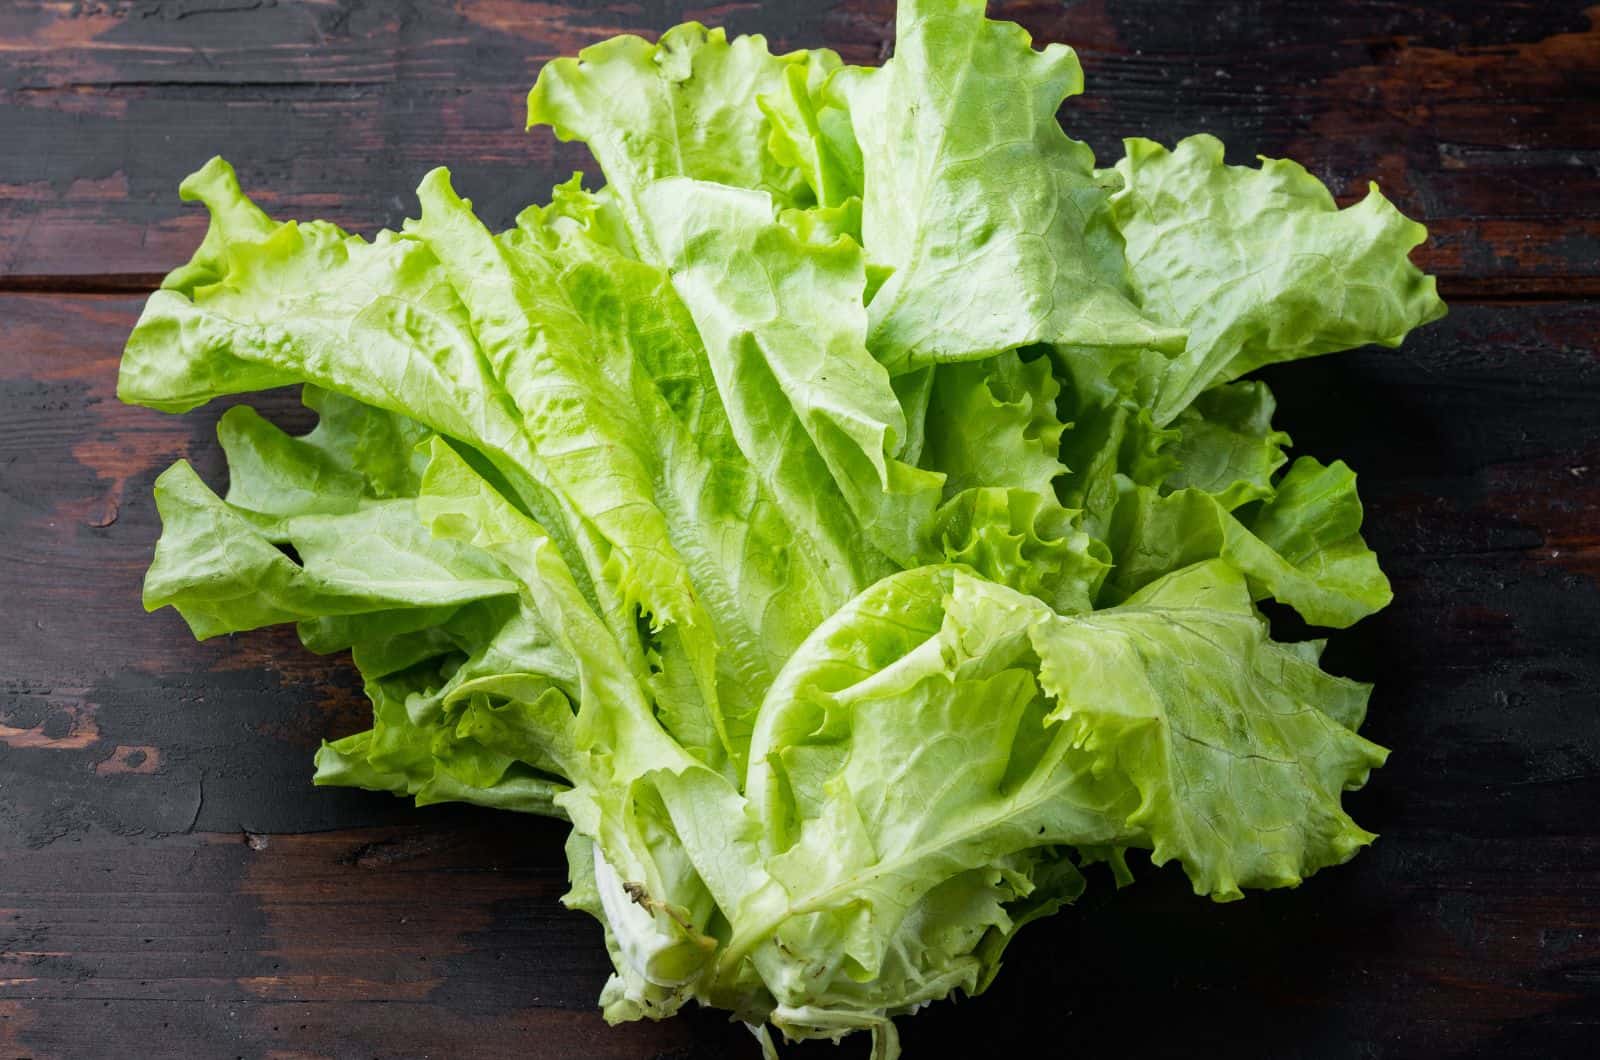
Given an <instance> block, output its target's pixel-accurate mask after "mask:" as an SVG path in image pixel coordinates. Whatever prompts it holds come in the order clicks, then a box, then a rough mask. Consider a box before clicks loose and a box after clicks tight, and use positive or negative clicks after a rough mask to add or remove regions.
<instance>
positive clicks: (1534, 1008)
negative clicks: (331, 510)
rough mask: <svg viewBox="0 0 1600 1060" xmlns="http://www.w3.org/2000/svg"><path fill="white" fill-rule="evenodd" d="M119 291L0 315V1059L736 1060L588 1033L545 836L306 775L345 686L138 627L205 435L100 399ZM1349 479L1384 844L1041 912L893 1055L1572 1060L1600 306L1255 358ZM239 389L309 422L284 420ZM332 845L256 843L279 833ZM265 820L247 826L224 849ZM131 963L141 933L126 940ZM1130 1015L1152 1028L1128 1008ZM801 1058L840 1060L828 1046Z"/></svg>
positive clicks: (1586, 927)
mask: <svg viewBox="0 0 1600 1060" xmlns="http://www.w3.org/2000/svg"><path fill="white" fill-rule="evenodd" d="M138 307H139V299H138V298H135V297H126V296H104V297H86V296H65V295H47V294H28V295H15V294H14V295H4V296H0V320H4V321H5V322H6V326H5V328H4V329H3V330H0V596H3V598H4V599H6V600H8V601H16V602H20V603H19V604H14V605H13V606H9V607H6V608H0V644H4V645H6V649H5V650H4V651H0V954H3V956H0V1043H4V1045H5V1046H6V1049H7V1050H9V1051H10V1052H12V1053H15V1054H16V1055H20V1056H30V1057H33V1058H35V1060H43V1058H47V1057H48V1058H53V1057H72V1058H78V1057H99V1056H113V1055H126V1053H125V1052H119V1051H118V1050H119V1049H120V1046H117V1045H113V1044H108V1043H125V1042H127V1041H130V1040H141V1039H149V1040H158V1041H162V1042H166V1043H170V1046H171V1048H170V1049H168V1050H165V1051H166V1052H168V1053H169V1054H171V1055H179V1056H196V1057H200V1056H216V1055H243V1056H257V1055H278V1056H289V1057H302V1056H305V1057H309V1056H328V1055H332V1056H341V1057H342V1056H383V1057H410V1056H418V1055H425V1054H430V1055H451V1056H485V1057H498V1056H536V1057H565V1056H573V1055H582V1056H653V1055H670V1056H674V1057H720V1056H737V1057H748V1056H751V1055H753V1047H752V1046H751V1044H750V1043H749V1041H748V1039H747V1038H746V1037H745V1036H744V1034H743V1032H742V1031H739V1030H738V1029H737V1028H731V1027H729V1026H728V1025H727V1024H726V1023H725V1022H724V1021H723V1020H722V1019H721V1018H720V1017H719V1016H717V1015H716V1014H714V1013H699V1014H690V1015H688V1016H686V1017H684V1018H681V1019H680V1020H678V1021H674V1022H669V1023H667V1024H663V1025H660V1026H644V1027H641V1026H631V1027H627V1028H622V1029H620V1030H616V1031H610V1030H606V1029H604V1027H603V1024H602V1023H601V1021H600V1020H599V1018H598V1016H596V1015H595V1014H594V1012H593V1006H592V1003H593V998H594V996H595V993H596V991H597V990H598V987H599V984H600V982H601V981H602V980H603V978H604V974H605V957H604V954H603V952H602V950H601V948H600V945H599V938H598V932H597V931H596V929H595V928H594V926H593V925H591V924H590V923H588V922H587V921H586V920H585V919H584V918H583V917H582V916H581V915H578V914H571V913H567V912H565V911H564V910H562V909H561V908H560V907H559V906H558V905H557V903H556V898H557V896H558V895H559V893H560V891H561V890H562V862H561V850H560V842H561V836H562V829H561V828H560V826H558V825H556V824H554V823H551V822H544V821H537V820H529V819H525V818H519V817H513V816H510V815H501V814H493V813H488V812H477V811H471V810H465V809H460V808H432V809H429V810H424V811H416V810H411V809H409V808H406V807H405V806H404V805H403V804H401V803H400V802H398V801H396V800H391V799H388V798H387V797H383V796H377V795H370V794H366V793H360V792H330V791H322V790H316V789H313V788H311V787H310V785H309V781H308V774H309V765H310V763H309V755H310V751H311V748H312V747H313V746H314V745H315V742H316V740H317V739H318V738H319V737H322V736H325V735H335V734H338V733H340V732H344V731H349V730H350V729H352V728H353V727H355V726H358V725H360V724H362V717H361V716H362V712H363V709H364V707H363V704H362V702H361V699H360V694H359V691H358V689H357V688H356V685H355V681H354V679H353V676H352V674H351V673H350V672H349V669H348V667H347V666H346V665H345V664H343V663H342V662H340V661H338V660H323V659H316V658H314V657H311V656H308V655H307V654H306V653H304V652H303V651H301V650H300V649H299V648H298V647H297V646H296V645H295V643H294V641H293V638H292V636H291V635H288V634H286V633H284V632H269V633H259V634H248V635H240V636H236V637H228V638H221V639H219V640H217V641H213V642H208V643H207V644H204V645H197V644H195V643H193V642H192V641H191V640H190V639H189V637H188V635H187V633H186V631H185V630H184V629H183V627H182V625H181V623H180V622H179V621H178V620H177V619H176V617H175V616H173V615H171V614H170V613H162V614H158V615H155V616H147V615H144V614H143V613H142V611H141V610H140V608H139V605H138V582H139V577H140V574H141V572H142V569H143V566H144V564H145V563H146V561H147V559H148V556H149V550H150V547H151V544H152V542H153V541H154V538H155V536H156V534H157V532H158V526H157V521H156V518H155V513H154V510H153V506H152V504H151V502H150V498H149V490H150V484H151V481H152V479H153V477H154V475H155V474H156V473H157V472H158V471H159V470H160V468H161V467H163V466H164V465H165V464H166V463H167V462H169V461H170V460H172V459H174V458H176V457H178V456H182V455H186V456H188V458H189V459H191V460H192V461H194V462H195V463H196V465H197V466H198V467H200V468H201V470H202V473H204V474H205V475H207V476H208V477H210V478H211V480H212V481H213V482H220V478H219V476H220V473H221V465H220V459H219V456H218V454H217V452H216V447H215V445H214V442H213V441H212V439H211V434H210V432H211V428H212V425H213V424H214V421H215V416H216V412H215V410H211V411H202V412H197V413H195V414H192V415H190V416H187V417H178V418H174V417H167V416H162V415H159V414H156V413H152V412H148V411H146V410H140V409H131V408H126V407H124V406H121V405H120V404H118V403H117V402H116V401H115V399H114V397H113V387H114V379H115V369H116V359H117V354H118V351H119V348H120V345H121V341H122V338H123V336H124V335H125V334H126V332H127V329H128V328H129V327H130V326H131V324H132V322H133V319H134V317H135V315H136V313H137V311H138ZM1271 379H1272V382H1273V384H1274V386H1275V388H1276V389H1277V391H1278V393H1279V395H1280V400H1281V406H1282V415H1281V420H1282V422H1283V423H1284V424H1286V425H1287V426H1288V428H1289V429H1290V430H1291V431H1292V433H1293V434H1294V435H1295V437H1296V440H1297V442H1298V443H1299V444H1300V447H1301V450H1302V451H1307V452H1312V453H1315V454H1318V455H1322V456H1325V457H1331V456H1343V457H1345V458H1346V459H1348V460H1349V461H1350V462H1351V463H1352V465H1353V466H1355V467H1356V468H1357V469H1358V471H1359V472H1360V473H1361V475H1362V492H1363V496H1364V497H1365V498H1366V500H1367V505H1368V512H1369V515H1368V533H1369V538H1370V540H1371V541H1372V542H1373V544H1374V546H1375V547H1376V548H1377V549H1378V550H1379V552H1380V554H1381V555H1382V556H1383V557H1384V559H1385V562H1386V566H1387V568H1388V569H1389V571H1390V573H1391V576H1392V577H1393V579H1394V582H1395V589H1396V603H1395V604H1394V606H1393V607H1391V608H1390V609H1389V610H1388V611H1386V612H1384V613H1383V614H1382V615H1380V616H1378V617H1377V618H1375V619H1373V620H1371V621H1369V622H1367V623H1364V624H1363V625H1362V626H1360V627H1358V628H1357V629H1356V630H1353V631H1349V632H1346V633H1342V634H1339V635H1337V636H1336V637H1335V638H1334V642H1333V645H1332V647H1331V648H1330V655H1329V657H1330V662H1331V665H1332V666H1333V667H1334V668H1336V669H1339V670H1341V671H1342V672H1346V673H1350V674H1353V675H1355V676H1358V677H1362V678H1366V679H1372V680H1376V681H1377V682H1378V690H1377V694H1376V697H1375V700H1374V704H1373V712H1372V718H1371V721H1370V723H1369V726H1370V727H1369V732H1370V733H1371V735H1373V737H1374V738H1375V739H1378V740H1379V741H1381V742H1383V743H1385V744H1387V745H1389V746H1391V747H1393V748H1395V751H1396V753H1395V755H1394V758H1393V759H1392V760H1391V763H1390V765H1389V766H1387V767H1386V768H1385V769H1384V770H1382V771H1380V772H1379V773H1378V774H1376V776H1375V779H1374V782H1373V784H1372V785H1370V786H1369V788H1368V789H1367V790H1365V791H1363V792H1360V793H1357V794H1355V795H1354V796H1352V797H1351V803H1352V805H1353V809H1354V812H1355V813H1356V816H1357V817H1358V819H1360V820H1361V821H1362V822H1363V823H1364V824H1366V825H1368V826H1369V827H1372V828H1374V829H1375V830H1377V831H1379V832H1380V833H1382V838H1381V839H1380V841H1379V842H1378V844H1377V846H1376V847H1375V848H1374V849H1373V850H1371V851H1368V852H1367V853H1365V854H1363V855H1362V856H1361V857H1359V858H1358V859H1357V860H1356V861H1355V862H1354V863H1352V864H1351V865H1349V866H1346V867H1344V868H1342V869H1340V870H1336V871H1330V872H1328V873H1325V874H1323V875H1321V876H1318V877H1317V878H1315V879H1313V880H1312V881H1310V882H1309V883H1307V884H1306V885H1305V886H1304V887H1302V888H1301V889H1299V890H1298V891H1295V892H1285V893H1274V894H1269V895H1257V896H1252V898H1251V899H1250V900H1248V901H1246V902H1242V903H1238V904H1236V905H1230V906H1214V905H1210V904H1208V903H1205V902H1202V901H1200V900H1197V899H1194V898H1193V897H1192V896H1190V895H1189V894H1188V893H1187V887H1186V885H1185V883H1184V881H1183V880H1182V879H1181V877H1179V876H1178V875H1177V874H1176V873H1175V872H1173V871H1170V870H1164V871H1161V872H1153V871H1150V870H1148V869H1145V870H1143V871H1141V877H1142V878H1141V880H1140V881H1139V883H1138V884H1137V885H1136V886H1135V887H1133V888H1130V889H1128V890H1126V891H1123V892H1120V893H1114V892H1112V890H1111V888H1110V887H1109V885H1108V883H1107V881H1105V880H1096V881H1095V882H1096V888H1095V890H1094V891H1093V893H1092V894H1091V896H1090V897H1089V898H1088V899H1087V900H1086V901H1085V903H1084V904H1083V905H1082V906H1081V907H1080V908H1079V909H1078V910H1076V911H1069V912H1067V913H1065V914H1063V915H1061V916H1058V917H1056V918H1054V919H1052V920H1051V921H1049V922H1047V923H1045V924H1041V925H1038V926H1036V927H1033V928H1030V929H1029V932H1028V933H1027V934H1025V935H1024V937H1023V939H1022V940H1021V941H1020V942H1019V944H1018V949H1017V950H1016V952H1015V955H1014V956H1013V958H1012V960H1011V962H1010V964H1011V967H1010V968H1009V969H1008V970H1007V972H1006V973H1003V974H1002V976H1001V978H1000V981H999V983H998V984H997V986H996V987H995V989H994V990H993V991H992V992H991V993H990V994H988V995H986V996H984V997H983V998H980V999H976V1000H973V1001H968V1002H962V1003H959V1004H952V1005H938V1006H934V1007H933V1008H931V1009H930V1010H928V1011H926V1012H924V1013H922V1014H920V1015H919V1016H918V1017H917V1018H916V1019H915V1020H911V1021H907V1026H906V1040H907V1047H908V1054H909V1055H911V1056H919V1055H923V1056H938V1055H948V1052H947V1051H948V1050H951V1049H955V1050H959V1051H962V1052H963V1053H973V1052H978V1051H979V1050H987V1051H991V1052H992V1051H996V1050H1003V1049H1017V1050H1021V1049H1023V1048H1024V1047H1025V1046H1026V1045H1027V1044H1028V1041H1029V1039H1028V1035H1030V1034H1034V1033H1043V1034H1046V1035H1048V1036H1049V1039H1048V1040H1053V1041H1060V1042H1071V1043H1073V1046H1074V1048H1081V1049H1085V1050H1095V1051H1110V1050H1116V1051H1117V1052H1118V1053H1119V1054H1124V1055H1128V1054H1131V1055H1134V1056H1163V1055H1182V1054H1190V1055H1192V1053H1193V1052H1194V1051H1196V1050H1198V1051H1201V1052H1206V1051H1211V1050H1214V1049H1220V1048H1222V1046H1223V1044H1224V1043H1225V1044H1226V1046H1227V1048H1228V1049H1229V1050H1230V1052H1231V1053H1232V1054H1233V1055H1239V1056H1245V1057H1251V1056H1262V1057H1267V1056H1283V1055H1297V1056H1311V1057H1330V1058H1333V1057H1339V1058H1342V1057H1354V1056H1363V1057H1374V1056H1384V1057H1412V1056H1437V1055H1447V1054H1462V1055H1478V1054H1489V1053H1493V1054H1496V1055H1504V1056H1559V1055H1581V1048H1580V1047H1581V1046H1582V1044H1583V1043H1585V1042H1587V1041H1589V1040H1590V1039H1591V1037H1592V1035H1593V1033H1594V1031H1595V1025H1596V1020H1597V1013H1600V975H1597V971H1600V839H1597V833H1596V820H1597V816H1596V810H1597V807H1600V726H1597V724H1596V717H1595V702H1596V690H1597V689H1600V653H1597V652H1596V650H1595V649H1596V640H1595V633H1594V630H1595V629H1596V628H1597V626H1600V583H1597V578H1600V415H1597V413H1600V303H1540V304H1527V305H1492V306H1462V307H1457V308H1456V309H1455V310H1454V311H1453V312H1452V314H1451V316H1450V317H1448V318H1447V319H1446V320H1445V321H1443V322H1441V323H1440V324H1438V325H1435V326H1433V327H1432V328H1430V329H1428V330H1426V331H1424V332H1423V333H1421V334H1420V335H1418V336H1417V337H1416V338H1415V339H1414V341H1413V342H1411V343H1409V344H1408V345H1407V346H1406V347H1405V348H1404V349H1403V350H1400V351H1377V350H1370V351H1363V352H1359V353H1355V354H1349V355H1342V356H1338V357H1333V358H1326V359H1323V360H1320V361H1316V362H1311V363H1308V364H1300V365H1290V366H1284V367H1281V368H1279V369H1275V370H1274V371H1273V372H1272V373H1271ZM261 404H262V405H263V406H264V407H265V408H266V409H267V410H268V411H269V413H270V414H272V415H274V416H275V417H276V418H279V419H280V420H284V421H286V422H298V423H301V424H303V423H304V422H305V417H304V414H303V413H302V412H300V411H299V410H297V409H296V408H295V406H294V403H293V401H292V399H291V397H290V396H289V395H282V394H280V395H269V396H267V398H266V400H265V401H263V402H261ZM329 828H333V829H340V831H336V832H332V833H329V834H326V835H312V836H306V835H286V834H283V833H290V832H303V831H306V830H309V829H329ZM253 835H254V836H259V837H260V838H256V839H255V841H254V843H252V842H251V839H252V836H253ZM147 940H148V941H147ZM1156 1013H1160V1018H1159V1019H1152V1016H1154V1015H1155V1014H1156ZM794 1055H797V1056H800V1057H808V1056H817V1057H823V1056H834V1055H860V1047H859V1043H858V1045H857V1047H856V1048H855V1049H853V1050H851V1051H849V1052H847V1053H845V1054H835V1053H834V1052H832V1051H831V1049H830V1048H829V1047H826V1046H824V1047H821V1048H816V1049H809V1048H808V1049H803V1050H797V1051H796V1052H795V1054H794Z"/></svg>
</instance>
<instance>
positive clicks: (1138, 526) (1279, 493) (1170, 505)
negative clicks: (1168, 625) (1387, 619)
mask: <svg viewBox="0 0 1600 1060" xmlns="http://www.w3.org/2000/svg"><path fill="white" fill-rule="evenodd" d="M1361 519H1362V510H1361V500H1360V498H1359V497H1358V496H1357V495H1356V482H1355V473H1354V472H1352V471H1351V470H1350V469H1349V467H1347V466H1346V465H1345V464H1344V463H1343V462H1341V461H1335V462H1334V463H1333V464H1331V465H1329V466H1326V467H1324V466H1323V465H1322V464H1320V463H1318V462H1317V461H1316V460H1313V459H1312V458H1310V457H1301V458H1300V459H1299V460H1296V461H1295V462H1294V464H1293V466H1291V467H1290V469H1289V471H1288V473H1287V474H1285V475H1284V476H1283V478H1282V479H1281V480H1280V481H1279V482H1278V483H1277V485H1276V487H1275V492H1274V495H1273V497H1272V499H1271V500H1268V501H1266V502H1265V503H1262V504H1260V505H1259V506H1256V507H1254V508H1253V509H1246V510H1244V511H1242V512H1240V513H1238V514H1231V513H1229V512H1228V511H1227V509H1226V508H1225V507H1224V506H1223V505H1222V504H1220V503H1219V502H1218V501H1217V499H1216V498H1215V497H1213V496H1211V495H1210V494H1207V493H1204V492H1202V491H1200V490H1198V489H1185V490H1180V491H1178V492H1176V493H1172V494H1169V495H1167V496H1161V495H1160V494H1159V493H1157V492H1156V491H1155V490H1154V489H1151V488H1150V487H1148V486H1136V485H1134V484H1133V483H1131V482H1129V481H1128V480H1127V479H1123V480H1122V493H1121V497H1120V500H1119V501H1118V504H1117V507H1116V510H1115V513H1114V515H1113V517H1112V520H1111V524H1110V526H1109V527H1108V530H1107V534H1106V542H1107V544H1109V545H1110V547H1111V552H1112V555H1113V556H1115V557H1116V562H1117V565H1116V567H1115V568H1114V569H1113V571H1112V573H1111V576H1110V578H1109V579H1108V580H1107V582H1106V591H1105V594H1104V599H1103V601H1102V602H1115V601H1117V600H1120V599H1123V598H1125V597H1126V596H1128V595H1130V594H1132V593H1133V592H1135V591H1136V590H1138V589H1140V588H1141V587H1143V586H1145V585H1147V584H1149V583H1150V582H1152V581H1154V580H1155V579H1157V578H1159V577H1161V576H1162V575H1163V574H1165V573H1167V572H1168V571H1172V570H1175V569H1177V568H1180V567H1184V566H1187V565H1189V564H1192V563H1198V562H1201V561H1202V560H1207V559H1212V558H1215V557H1221V558H1222V559H1225V560H1227V561H1228V562H1229V563H1230V564H1232V565H1233V566H1234V567H1235V568H1237V569H1238V570H1239V571H1241V572H1242V573H1243V574H1245V575H1246V576H1247V577H1248V578H1249V581H1250V588H1251V592H1252V594H1253V595H1254V596H1255V597H1256V598H1257V599H1261V598H1264V597H1268V596H1271V597H1273V598H1275V599H1277V600H1278V601H1280V602H1282V603H1285V604H1288V605H1289V606H1290V607H1292V608H1294V609H1295V610H1296V611H1298V612H1300V615H1301V617H1303V618H1304V619H1305V620H1306V621H1307V622H1310V623H1312V624H1314V625H1321V626H1333V627H1336V628H1341V629H1342V628H1344V627H1345V626H1349V625H1352V624H1354V623H1355V622H1357V621H1359V620H1360V619H1362V618H1365V617H1366V616H1367V615H1370V614H1372V613H1373V612H1375V611H1378V610H1380V609H1381V608H1383V607H1384V606H1386V605H1387V604H1388V603H1389V601H1390V600H1391V599H1392V598H1393V593H1392V592H1391V591H1390V589H1389V579H1388V578H1386V577H1385V576H1384V574H1383V571H1382V570H1381V569H1379V567H1378V559H1377V557H1376V556H1375V555H1374V554H1373V553H1372V550H1371V549H1369V548H1368V547H1367V545H1366V542H1365V541H1364V540H1362V537H1361Z"/></svg>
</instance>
